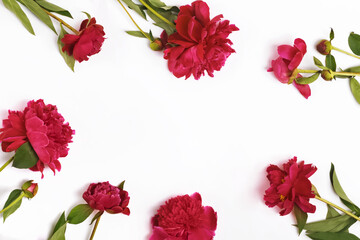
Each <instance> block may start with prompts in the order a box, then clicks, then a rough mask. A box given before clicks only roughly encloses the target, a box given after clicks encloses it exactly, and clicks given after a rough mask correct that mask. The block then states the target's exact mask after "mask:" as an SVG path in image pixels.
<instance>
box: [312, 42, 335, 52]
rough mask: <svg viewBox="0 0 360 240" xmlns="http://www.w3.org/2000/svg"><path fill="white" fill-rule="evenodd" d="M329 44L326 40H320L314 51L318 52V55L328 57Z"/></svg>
mask: <svg viewBox="0 0 360 240" xmlns="http://www.w3.org/2000/svg"><path fill="white" fill-rule="evenodd" d="M331 48H332V46H331V42H330V41H328V40H321V41H320V42H319V43H318V44H317V45H316V49H317V50H318V52H319V53H321V54H322V55H329V54H330V52H331Z"/></svg>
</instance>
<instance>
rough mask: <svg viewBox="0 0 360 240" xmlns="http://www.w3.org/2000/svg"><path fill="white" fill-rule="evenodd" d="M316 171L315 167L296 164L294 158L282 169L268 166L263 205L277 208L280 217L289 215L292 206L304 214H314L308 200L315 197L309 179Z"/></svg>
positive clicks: (312, 206)
mask: <svg viewBox="0 0 360 240" xmlns="http://www.w3.org/2000/svg"><path fill="white" fill-rule="evenodd" d="M316 170H317V168H316V167H313V166H312V165H311V164H304V161H301V162H299V163H297V158H296V157H294V158H293V159H290V160H289V161H288V162H287V163H285V164H283V169H280V168H279V167H278V166H275V165H270V166H269V167H268V168H267V170H266V171H267V173H268V175H267V178H268V179H269V181H270V187H269V188H268V189H267V190H266V192H265V195H264V200H265V204H266V205H267V206H269V207H274V206H278V207H279V208H280V209H281V211H280V215H282V216H283V215H286V214H289V213H290V212H291V211H292V209H293V207H294V204H296V205H297V206H298V207H299V208H301V210H303V211H304V212H308V213H314V212H315V210H316V207H315V206H314V205H312V204H310V203H309V200H310V198H314V197H315V195H314V193H313V191H312V190H311V186H312V185H311V182H310V181H309V177H310V176H312V175H313V174H314V173H315V172H316Z"/></svg>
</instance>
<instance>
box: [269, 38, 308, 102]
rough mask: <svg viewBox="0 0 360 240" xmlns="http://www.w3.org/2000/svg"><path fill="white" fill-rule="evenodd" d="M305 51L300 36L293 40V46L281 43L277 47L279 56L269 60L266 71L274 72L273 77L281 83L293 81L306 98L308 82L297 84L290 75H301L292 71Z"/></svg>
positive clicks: (303, 42)
mask: <svg viewBox="0 0 360 240" xmlns="http://www.w3.org/2000/svg"><path fill="white" fill-rule="evenodd" d="M305 53H306V43H305V41H304V40H302V39H301V38H297V39H295V41H294V46H290V45H281V46H279V47H278V54H279V57H278V58H277V59H275V60H273V61H272V62H271V68H269V69H268V72H274V74H275V77H276V78H277V79H278V80H279V81H280V82H282V83H286V84H287V83H293V84H294V86H295V87H296V88H297V90H298V91H299V92H300V93H301V95H303V96H304V97H305V98H306V99H307V98H308V97H310V95H311V89H310V86H309V85H308V84H298V83H296V82H295V81H294V79H292V77H301V75H300V74H295V76H293V75H294V72H295V70H296V69H297V67H298V66H299V65H300V63H301V61H302V59H303V57H304V55H305Z"/></svg>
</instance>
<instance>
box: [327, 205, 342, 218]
mask: <svg viewBox="0 0 360 240" xmlns="http://www.w3.org/2000/svg"><path fill="white" fill-rule="evenodd" d="M327 208H328V211H327V214H326V219H329V218H333V217H338V216H340V213H338V212H337V211H336V210H335V208H333V207H332V206H330V205H328V204H327Z"/></svg>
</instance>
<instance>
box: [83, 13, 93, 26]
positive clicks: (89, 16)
mask: <svg viewBox="0 0 360 240" xmlns="http://www.w3.org/2000/svg"><path fill="white" fill-rule="evenodd" d="M83 13H85V15H86V16H87V18H88V20H89V22H88V24H87V25H89V23H90V20H91V15H90V14H89V13H87V12H84V11H83Z"/></svg>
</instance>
